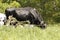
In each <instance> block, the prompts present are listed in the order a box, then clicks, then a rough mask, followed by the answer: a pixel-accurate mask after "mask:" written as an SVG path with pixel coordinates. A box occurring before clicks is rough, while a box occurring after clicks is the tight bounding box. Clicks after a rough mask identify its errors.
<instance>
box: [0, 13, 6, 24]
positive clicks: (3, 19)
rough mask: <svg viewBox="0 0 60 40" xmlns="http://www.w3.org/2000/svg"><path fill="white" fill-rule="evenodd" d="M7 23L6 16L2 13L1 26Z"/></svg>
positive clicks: (0, 16)
mask: <svg viewBox="0 0 60 40" xmlns="http://www.w3.org/2000/svg"><path fill="white" fill-rule="evenodd" d="M5 22H6V15H5V14H3V13H0V25H4V23H5Z"/></svg>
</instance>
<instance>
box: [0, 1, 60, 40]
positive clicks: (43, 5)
mask: <svg viewBox="0 0 60 40" xmlns="http://www.w3.org/2000/svg"><path fill="white" fill-rule="evenodd" d="M9 7H15V8H19V7H33V8H36V9H37V10H38V12H39V13H40V14H41V15H42V17H43V18H44V21H45V22H46V23H47V24H48V25H47V28H46V29H40V28H39V27H35V26H34V27H32V28H30V27H29V25H28V26H27V27H26V25H25V26H24V27H21V26H18V27H17V28H14V27H13V26H1V27H0V40H60V34H59V33H60V0H0V12H1V13H4V11H5V9H6V8H9ZM22 26H23V25H22Z"/></svg>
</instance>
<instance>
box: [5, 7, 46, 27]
mask: <svg viewBox="0 0 60 40" xmlns="http://www.w3.org/2000/svg"><path fill="white" fill-rule="evenodd" d="M5 14H6V17H7V19H8V17H9V16H13V17H14V18H16V19H17V20H18V21H26V20H29V21H30V23H31V24H36V25H39V26H40V27H41V28H45V27H46V24H45V22H44V21H43V18H42V16H41V14H39V12H38V11H37V10H36V9H35V8H32V7H24V8H7V9H6V10H5Z"/></svg>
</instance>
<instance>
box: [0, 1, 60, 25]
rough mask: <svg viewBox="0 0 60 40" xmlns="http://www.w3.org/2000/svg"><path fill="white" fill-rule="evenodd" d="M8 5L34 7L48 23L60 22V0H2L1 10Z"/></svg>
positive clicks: (0, 2) (2, 11) (0, 3)
mask: <svg viewBox="0 0 60 40" xmlns="http://www.w3.org/2000/svg"><path fill="white" fill-rule="evenodd" d="M8 7H15V8H19V7H33V8H36V9H37V10H38V12H39V13H40V14H41V15H42V17H43V19H44V21H45V22H46V23H51V24H54V23H60V0H0V12H1V13H4V11H5V9H6V8H8Z"/></svg>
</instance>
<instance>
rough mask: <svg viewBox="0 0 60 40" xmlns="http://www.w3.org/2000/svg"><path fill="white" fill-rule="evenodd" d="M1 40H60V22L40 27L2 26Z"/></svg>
mask: <svg viewBox="0 0 60 40" xmlns="http://www.w3.org/2000/svg"><path fill="white" fill-rule="evenodd" d="M0 40H60V24H55V25H48V26H47V28H45V29H41V28H39V27H36V26H35V27H29V26H27V27H20V26H18V27H16V28H15V27H13V26H1V27H0Z"/></svg>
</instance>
